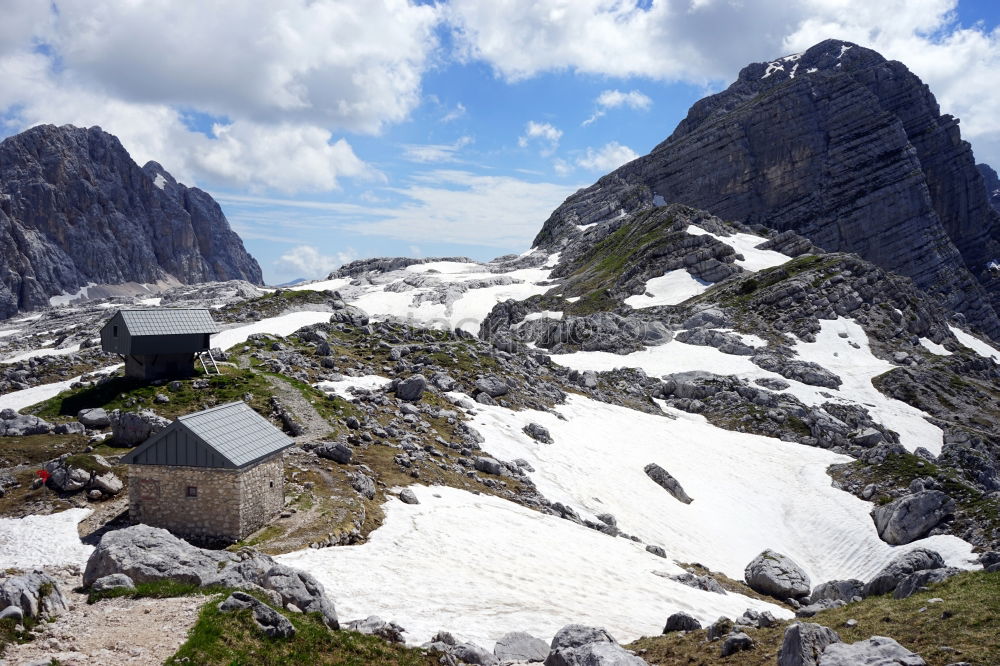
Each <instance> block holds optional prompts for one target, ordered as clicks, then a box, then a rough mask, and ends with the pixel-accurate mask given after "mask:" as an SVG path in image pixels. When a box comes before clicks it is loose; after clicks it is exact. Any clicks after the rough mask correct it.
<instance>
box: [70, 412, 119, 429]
mask: <svg viewBox="0 0 1000 666" xmlns="http://www.w3.org/2000/svg"><path fill="white" fill-rule="evenodd" d="M76 420H77V421H79V422H80V423H82V424H83V425H85V426H87V427H88V428H107V427H108V426H109V425H111V419H110V418H109V417H108V413H107V412H106V411H105V410H104V409H103V408H101V407H93V408H90V409H81V410H80V411H79V412H77V414H76Z"/></svg>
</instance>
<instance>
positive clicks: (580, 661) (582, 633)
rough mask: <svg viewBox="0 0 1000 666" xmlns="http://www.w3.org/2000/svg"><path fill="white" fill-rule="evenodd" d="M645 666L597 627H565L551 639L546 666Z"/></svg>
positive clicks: (643, 661)
mask: <svg viewBox="0 0 1000 666" xmlns="http://www.w3.org/2000/svg"><path fill="white" fill-rule="evenodd" d="M599 664H604V665H607V666H646V661H645V660H644V659H641V658H639V657H636V656H635V655H633V654H631V653H630V652H628V651H627V650H625V648H623V647H622V646H620V645H619V644H618V641H616V640H615V639H614V638H613V637H612V636H611V634H609V633H608V632H607V631H605V630H604V629H599V628H597V627H586V626H584V625H581V624H568V625H566V626H565V627H563V628H562V629H560V630H559V631H558V632H557V633H556V635H555V637H553V639H552V644H551V651H550V652H549V656H548V657H546V658H545V666H596V665H599Z"/></svg>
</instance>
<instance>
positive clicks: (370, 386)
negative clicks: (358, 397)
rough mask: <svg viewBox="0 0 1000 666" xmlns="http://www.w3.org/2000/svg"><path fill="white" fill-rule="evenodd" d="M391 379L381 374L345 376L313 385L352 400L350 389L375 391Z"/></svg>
mask: <svg viewBox="0 0 1000 666" xmlns="http://www.w3.org/2000/svg"><path fill="white" fill-rule="evenodd" d="M391 381H392V380H391V379H388V378H386V377H381V376H379V375H362V376H361V377H344V378H343V379H338V380H336V381H327V382H317V383H316V384H313V386H315V387H316V388H318V389H319V390H321V391H324V392H326V393H333V394H334V395H338V396H340V397H341V398H345V399H347V400H351V399H353V398H354V396H353V395H351V392H350V390H349V389H351V388H361V389H365V390H367V391H373V390H376V389H380V388H382V387H384V386H385V385H387V384H388V383H389V382H391Z"/></svg>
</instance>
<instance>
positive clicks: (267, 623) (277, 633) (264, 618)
mask: <svg viewBox="0 0 1000 666" xmlns="http://www.w3.org/2000/svg"><path fill="white" fill-rule="evenodd" d="M246 609H249V610H250V612H251V613H252V614H253V620H254V623H255V624H256V625H257V628H258V629H260V630H261V631H262V632H264V634H266V635H267V636H268V637H269V638H292V637H293V636H295V627H294V626H293V625H292V623H291V621H290V620H289V619H288V618H286V617H285V616H284V615H282V614H281V613H279V612H278V611H276V610H274V609H273V608H271V607H270V606H268V605H267V604H265V603H264V602H263V601H260V600H259V599H257V598H255V597H252V596H250V595H249V594H247V593H246V592H239V591H236V592H233V593H232V594H230V595H229V597H227V598H226V600H225V601H223V602H222V603H220V604H219V610H220V611H222V612H224V613H231V612H233V611H238V610H246Z"/></svg>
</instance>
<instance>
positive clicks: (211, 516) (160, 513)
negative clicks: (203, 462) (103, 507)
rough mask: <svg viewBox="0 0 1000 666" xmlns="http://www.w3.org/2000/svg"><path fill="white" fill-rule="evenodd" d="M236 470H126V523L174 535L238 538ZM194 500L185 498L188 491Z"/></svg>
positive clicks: (138, 467) (160, 467) (136, 467)
mask: <svg viewBox="0 0 1000 666" xmlns="http://www.w3.org/2000/svg"><path fill="white" fill-rule="evenodd" d="M241 476H243V475H242V474H241V473H240V471H239V470H228V469H215V468H212V469H206V468H204V467H171V466H164V465H129V466H128V485H129V517H130V519H131V520H132V522H134V523H145V524H147V525H152V526H154V527H163V528H165V529H168V530H170V531H171V532H174V533H176V534H179V535H183V536H191V537H207V538H217V539H226V540H233V541H236V540H238V539H240V538H241V536H242V530H241V523H240V499H241V494H240V481H241V478H240V477H241ZM189 486H193V487H195V488H197V496H196V497H189V496H188V492H187V491H188V487H189Z"/></svg>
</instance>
